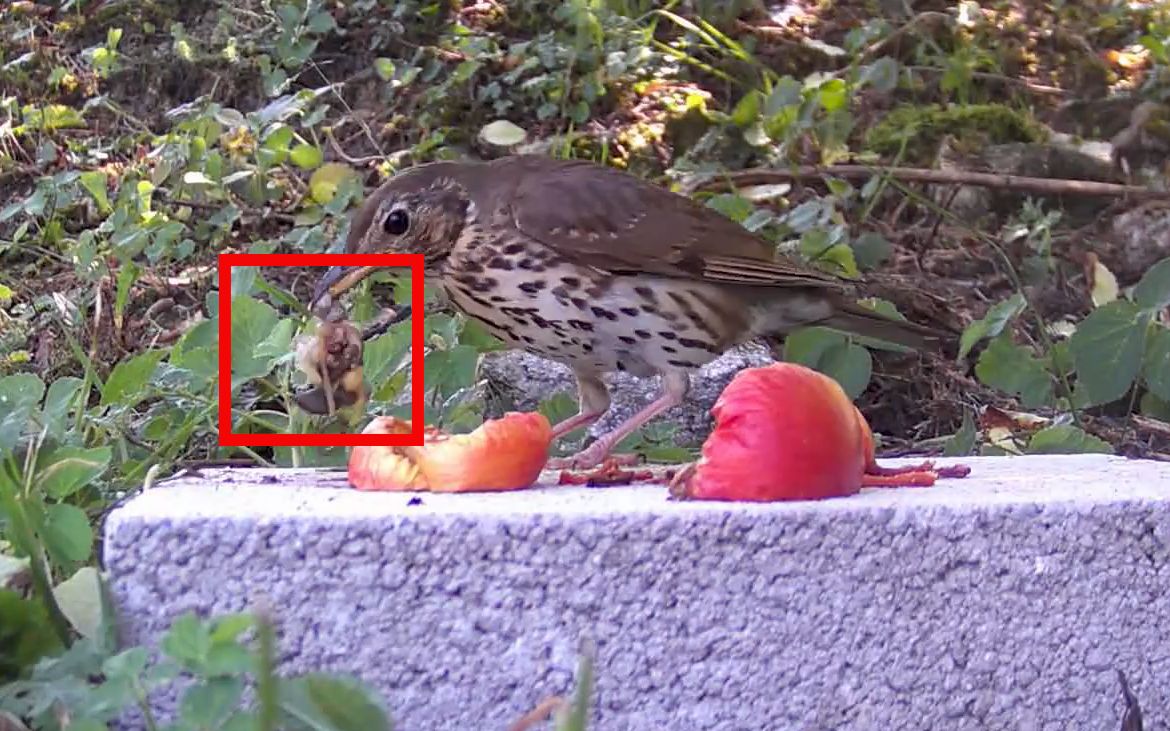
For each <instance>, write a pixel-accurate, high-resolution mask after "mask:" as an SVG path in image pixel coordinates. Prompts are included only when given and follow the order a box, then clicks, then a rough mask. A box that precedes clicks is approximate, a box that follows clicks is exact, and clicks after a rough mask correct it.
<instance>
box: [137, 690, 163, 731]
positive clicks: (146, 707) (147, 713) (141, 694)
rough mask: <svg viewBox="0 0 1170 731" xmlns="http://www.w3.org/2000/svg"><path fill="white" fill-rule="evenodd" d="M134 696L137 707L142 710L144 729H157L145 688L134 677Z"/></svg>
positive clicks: (150, 730) (154, 730) (148, 730)
mask: <svg viewBox="0 0 1170 731" xmlns="http://www.w3.org/2000/svg"><path fill="white" fill-rule="evenodd" d="M134 696H135V698H136V699H137V700H138V709H139V710H140V711H142V721H143V723H145V724H146V731H158V721H156V720H155V718H154V711H152V710H150V702H149V699H148V698H147V697H146V689H145V688H143V687H142V684H141V683H140V682H138V679H137V678H135V679H134Z"/></svg>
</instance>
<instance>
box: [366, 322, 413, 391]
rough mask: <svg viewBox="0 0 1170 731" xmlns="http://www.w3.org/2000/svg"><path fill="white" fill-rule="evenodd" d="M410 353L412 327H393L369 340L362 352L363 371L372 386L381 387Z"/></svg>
mask: <svg viewBox="0 0 1170 731" xmlns="http://www.w3.org/2000/svg"><path fill="white" fill-rule="evenodd" d="M409 355H410V327H393V328H391V329H390V330H388V331H386V332H384V333H382V334H381V335H379V336H378V337H376V338H372V339H370V340H369V341H367V342H366V344H365V348H364V350H363V353H362V371H363V373H364V375H365V377H366V379H367V380H368V381H369V382H370V388H371V389H374V390H378V389H380V388H381V387H382V386H383V385H384V384H385V383H386V380H387V379H388V378H389V377H390V374H391V373H393V372H394V370H395V369H396V368H397V367H398V366H399V365H400V364H401V363H402V362H403V359H404V358H407V357H408V356H409Z"/></svg>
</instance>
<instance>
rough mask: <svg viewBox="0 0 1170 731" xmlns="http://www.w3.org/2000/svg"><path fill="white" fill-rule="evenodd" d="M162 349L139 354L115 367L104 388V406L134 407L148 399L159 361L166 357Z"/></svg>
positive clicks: (165, 352) (102, 403) (102, 402)
mask: <svg viewBox="0 0 1170 731" xmlns="http://www.w3.org/2000/svg"><path fill="white" fill-rule="evenodd" d="M166 354H167V351H166V350H165V349H162V348H158V349H155V350H148V351H146V352H144V353H139V354H138V355H136V356H134V357H133V358H131V359H129V360H123V361H121V362H119V363H118V365H116V366H114V370H113V371H111V372H110V377H109V378H107V379H106V385H105V386H104V387H102V401H101V405H102V406H109V405H110V404H123V405H126V406H133V405H134V404H137V403H138V402H139V401H141V400H142V399H144V398H146V385H147V384H148V383H149V382H150V380H151V378H153V377H154V371H155V369H156V368H158V364H159V361H161V360H162V359H163V358H164V357H166Z"/></svg>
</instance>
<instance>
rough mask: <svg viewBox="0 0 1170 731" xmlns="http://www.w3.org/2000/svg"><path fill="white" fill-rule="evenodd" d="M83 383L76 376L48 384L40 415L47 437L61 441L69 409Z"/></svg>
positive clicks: (62, 378) (65, 377)
mask: <svg viewBox="0 0 1170 731" xmlns="http://www.w3.org/2000/svg"><path fill="white" fill-rule="evenodd" d="M83 383H84V381H82V380H81V379H80V378H77V377H76V376H62V377H61V378H58V379H57V380H55V381H53V383H52V384H50V386H49V392H48V393H47V394H45V403H44V406H43V407H42V408H41V415H42V418H43V419H44V421H45V426H46V427H47V428H48V431H49V435H50V436H52V437H53V438H55V439H61V438H62V436H63V435H64V433H65V421H66V420H67V419H68V418H69V412H70V407H71V406H73V402H74V400H75V399H76V398H77V394H78V393H79V392H80V391H81V386H82V385H83Z"/></svg>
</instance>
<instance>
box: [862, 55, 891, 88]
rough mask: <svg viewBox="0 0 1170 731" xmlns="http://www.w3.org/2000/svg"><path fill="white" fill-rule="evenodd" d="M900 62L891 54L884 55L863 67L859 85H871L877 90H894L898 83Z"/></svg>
mask: <svg viewBox="0 0 1170 731" xmlns="http://www.w3.org/2000/svg"><path fill="white" fill-rule="evenodd" d="M900 70H901V68H900V66H899V64H898V62H897V61H896V60H894V59H893V58H890V57H889V56H882V57H881V58H879V59H878V60H876V61H874V62H873V63H871V64H867V65H865V66H862V67H861V77H860V79H859V85H861V86H865V85H867V84H868V85H871V86H872V87H873V88H874V90H876V91H893V90H894V88H895V87H897V85H898V73H899V71H900Z"/></svg>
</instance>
